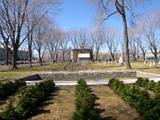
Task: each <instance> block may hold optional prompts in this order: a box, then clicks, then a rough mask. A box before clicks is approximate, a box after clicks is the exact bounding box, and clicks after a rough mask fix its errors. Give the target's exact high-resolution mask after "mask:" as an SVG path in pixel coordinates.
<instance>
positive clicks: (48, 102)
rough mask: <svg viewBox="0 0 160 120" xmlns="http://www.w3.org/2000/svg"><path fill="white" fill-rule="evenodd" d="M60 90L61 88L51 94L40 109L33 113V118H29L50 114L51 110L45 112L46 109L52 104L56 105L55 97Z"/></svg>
mask: <svg viewBox="0 0 160 120" xmlns="http://www.w3.org/2000/svg"><path fill="white" fill-rule="evenodd" d="M59 90H60V88H58V87H55V89H54V91H53V92H52V93H50V94H49V95H48V97H47V98H46V100H45V101H44V102H43V103H42V104H41V105H40V107H39V108H38V109H37V110H36V111H34V112H33V113H32V115H31V116H29V118H31V117H33V116H37V115H39V114H46V113H50V110H45V109H44V107H46V106H48V105H50V104H54V102H53V101H54V96H57V95H58V94H57V92H58V91H59Z"/></svg>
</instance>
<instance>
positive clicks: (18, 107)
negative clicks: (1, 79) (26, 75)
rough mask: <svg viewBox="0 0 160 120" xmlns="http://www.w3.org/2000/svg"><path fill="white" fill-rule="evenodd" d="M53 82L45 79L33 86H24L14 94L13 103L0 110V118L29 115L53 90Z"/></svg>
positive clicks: (8, 119) (16, 119)
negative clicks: (14, 100) (14, 99)
mask: <svg viewBox="0 0 160 120" xmlns="http://www.w3.org/2000/svg"><path fill="white" fill-rule="evenodd" d="M54 86H55V84H54V82H53V81H52V80H47V81H45V82H41V83H39V84H36V85H35V86H29V87H24V88H23V89H21V91H20V92H19V93H18V95H17V96H16V102H15V105H11V104H9V105H8V107H7V108H6V110H5V111H4V112H2V113H1V114H0V115H1V119H2V120H24V119H27V118H28V117H30V116H31V115H32V114H33V113H34V112H35V111H36V110H37V108H38V107H39V106H40V105H41V104H42V102H43V101H44V100H45V99H46V98H47V97H48V95H49V93H51V92H52V91H53V90H54Z"/></svg>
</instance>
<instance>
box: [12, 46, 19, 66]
mask: <svg viewBox="0 0 160 120" xmlns="http://www.w3.org/2000/svg"><path fill="white" fill-rule="evenodd" d="M17 58H18V47H17V46H16V45H15V46H14V47H13V56H12V69H17Z"/></svg>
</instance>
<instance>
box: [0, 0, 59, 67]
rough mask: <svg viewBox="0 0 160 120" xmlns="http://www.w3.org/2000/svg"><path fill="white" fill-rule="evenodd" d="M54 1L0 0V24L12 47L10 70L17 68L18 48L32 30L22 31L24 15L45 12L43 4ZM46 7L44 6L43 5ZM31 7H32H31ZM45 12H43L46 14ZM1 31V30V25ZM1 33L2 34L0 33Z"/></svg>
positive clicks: (53, 1)
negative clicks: (34, 11)
mask: <svg viewBox="0 0 160 120" xmlns="http://www.w3.org/2000/svg"><path fill="white" fill-rule="evenodd" d="M55 1H56V0H46V1H43V0H1V1H0V22H1V23H3V26H6V27H5V34H7V35H8V36H9V41H10V44H11V46H12V49H13V50H12V56H13V58H12V64H13V66H12V68H13V69H16V68H17V64H16V61H17V55H18V49H19V47H20V46H21V45H22V44H23V43H24V41H25V40H26V38H27V37H28V35H29V34H30V32H31V31H32V29H33V28H31V29H30V30H29V32H26V31H25V30H24V26H25V22H26V15H27V14H29V13H31V12H33V10H35V9H36V8H41V9H39V12H40V11H45V10H44V9H43V7H42V5H44V4H45V3H49V4H51V3H55ZM45 5H46V4H45ZM31 6H32V7H31ZM46 12H48V10H47V11H45V14H46ZM0 25H1V27H0V28H1V29H3V26H2V24H0ZM3 30H4V29H3ZM1 33H2V32H1Z"/></svg>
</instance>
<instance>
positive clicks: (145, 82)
mask: <svg viewBox="0 0 160 120" xmlns="http://www.w3.org/2000/svg"><path fill="white" fill-rule="evenodd" d="M136 85H138V86H140V87H144V88H145V89H147V90H152V91H154V92H156V93H160V82H158V83H156V82H154V81H153V80H149V79H148V78H138V80H137V81H136Z"/></svg>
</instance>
